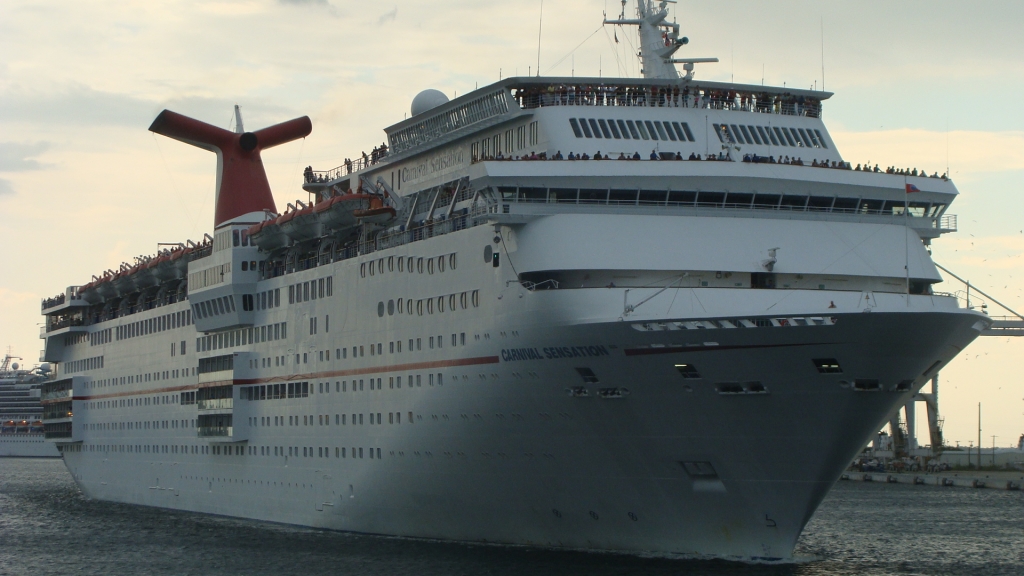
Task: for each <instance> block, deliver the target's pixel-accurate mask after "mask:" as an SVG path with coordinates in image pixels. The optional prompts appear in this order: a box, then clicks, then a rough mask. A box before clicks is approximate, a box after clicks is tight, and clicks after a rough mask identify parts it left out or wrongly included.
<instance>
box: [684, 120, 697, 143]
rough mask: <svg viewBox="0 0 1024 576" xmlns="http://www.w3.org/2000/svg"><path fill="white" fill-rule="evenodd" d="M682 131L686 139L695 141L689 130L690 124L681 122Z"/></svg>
mask: <svg viewBox="0 0 1024 576" xmlns="http://www.w3.org/2000/svg"><path fill="white" fill-rule="evenodd" d="M683 132H685V133H686V139H687V140H689V141H690V142H696V141H697V140H696V139H695V138H694V137H693V132H690V125H689V124H687V123H686V122H683Z"/></svg>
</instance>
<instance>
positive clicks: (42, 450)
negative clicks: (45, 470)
mask: <svg viewBox="0 0 1024 576" xmlns="http://www.w3.org/2000/svg"><path fill="white" fill-rule="evenodd" d="M6 457H13V458H60V452H58V451H57V446H56V445H55V444H54V443H53V442H47V441H46V438H45V437H44V436H43V434H41V433H40V434H0V458H6Z"/></svg>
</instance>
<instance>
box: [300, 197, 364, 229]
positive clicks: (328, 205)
mask: <svg viewBox="0 0 1024 576" xmlns="http://www.w3.org/2000/svg"><path fill="white" fill-rule="evenodd" d="M372 198H373V196H370V195H369V194H351V193H349V194H342V195H341V196H335V197H333V198H328V199H327V200H324V201H323V202H320V203H318V204H316V205H315V206H314V207H313V212H314V213H316V215H317V217H318V218H319V219H320V222H321V224H323V227H324V228H326V229H329V230H333V231H335V232H345V231H347V230H350V229H352V228H355V227H356V226H358V225H359V219H358V218H356V216H355V212H356V211H358V210H366V209H368V208H370V202H371V200H372Z"/></svg>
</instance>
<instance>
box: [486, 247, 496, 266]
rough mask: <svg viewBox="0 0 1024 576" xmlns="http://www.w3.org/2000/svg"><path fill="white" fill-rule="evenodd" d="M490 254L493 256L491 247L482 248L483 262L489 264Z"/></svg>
mask: <svg viewBox="0 0 1024 576" xmlns="http://www.w3.org/2000/svg"><path fill="white" fill-rule="evenodd" d="M492 254H494V250H493V249H492V248H491V245H490V244H488V245H487V246H484V262H486V263H488V264H490V263H491V255H492Z"/></svg>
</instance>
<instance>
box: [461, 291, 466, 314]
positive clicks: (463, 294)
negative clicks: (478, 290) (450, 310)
mask: <svg viewBox="0 0 1024 576" xmlns="http://www.w3.org/2000/svg"><path fill="white" fill-rule="evenodd" d="M466 299H467V295H466V293H465V292H463V293H462V294H461V295H459V306H462V309H463V310H465V309H466Z"/></svg>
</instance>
